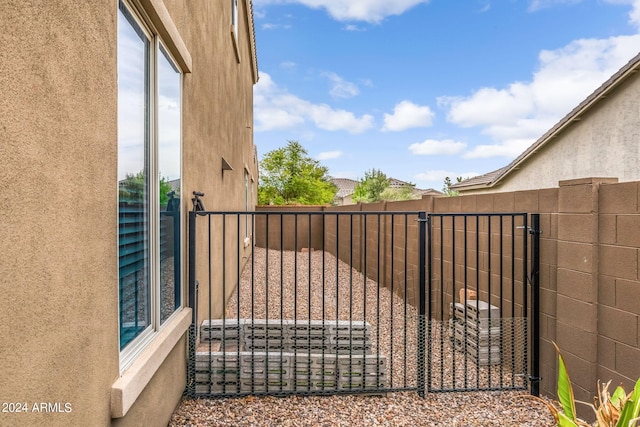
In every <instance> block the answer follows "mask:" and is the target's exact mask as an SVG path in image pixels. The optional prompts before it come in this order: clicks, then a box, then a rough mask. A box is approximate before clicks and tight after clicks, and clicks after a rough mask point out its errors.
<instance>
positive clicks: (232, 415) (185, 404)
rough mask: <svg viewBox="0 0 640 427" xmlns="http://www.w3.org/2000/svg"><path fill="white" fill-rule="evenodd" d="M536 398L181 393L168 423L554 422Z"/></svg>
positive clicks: (451, 425)
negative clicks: (193, 395)
mask: <svg viewBox="0 0 640 427" xmlns="http://www.w3.org/2000/svg"><path fill="white" fill-rule="evenodd" d="M553 425H554V423H553V417H552V416H551V415H550V413H549V411H548V410H547V409H546V408H545V407H544V406H543V405H542V404H541V403H539V402H537V401H534V400H533V399H531V398H529V397H527V396H524V395H522V393H514V392H477V393H438V394H427V396H426V397H425V398H424V399H423V398H421V397H419V396H418V395H417V394H416V393H410V392H407V393H391V394H389V395H387V396H386V397H382V396H356V395H354V396H327V397H300V396H291V397H284V398H282V397H252V396H249V397H243V398H238V399H195V400H190V399H185V400H183V401H182V403H181V404H180V406H179V407H178V409H177V410H176V412H175V413H174V414H173V417H172V418H171V422H170V423H169V426H237V427H241V426H296V427H297V426H301V427H302V426H323V427H324V426H326V427H329V426H447V427H463V426H465V427H466V426H500V427H505V426H523V427H524V426H530V427H538V426H553Z"/></svg>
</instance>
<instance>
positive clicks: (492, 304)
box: [426, 213, 539, 394]
mask: <svg viewBox="0 0 640 427" xmlns="http://www.w3.org/2000/svg"><path fill="white" fill-rule="evenodd" d="M531 218H532V225H531V226H530V225H529V223H528V219H529V215H528V214H525V213H504V214H502V213H492V214H472V215H469V214H430V215H429V231H428V242H429V243H428V256H427V259H428V271H429V274H428V280H427V284H426V286H427V289H428V291H427V293H428V295H429V296H430V297H429V303H428V309H427V311H428V313H427V319H428V321H429V326H428V327H427V342H428V343H429V345H428V347H427V352H428V360H429V363H427V380H426V382H427V389H428V390H429V391H431V392H439V391H476V390H526V389H529V388H531V392H532V393H533V394H538V359H537V353H538V340H537V337H538V324H537V316H536V315H535V314H536V313H538V310H539V307H538V299H539V296H538V294H539V291H538V289H539V282H538V252H539V249H538V248H539V245H538V241H539V232H538V229H539V215H537V214H534V215H531Z"/></svg>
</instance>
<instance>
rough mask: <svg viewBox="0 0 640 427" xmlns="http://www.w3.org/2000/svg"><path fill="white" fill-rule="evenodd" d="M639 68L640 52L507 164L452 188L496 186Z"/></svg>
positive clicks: (464, 188) (468, 188) (467, 188)
mask: <svg viewBox="0 0 640 427" xmlns="http://www.w3.org/2000/svg"><path fill="white" fill-rule="evenodd" d="M639 69H640V54H638V55H636V56H635V57H634V58H633V59H631V60H630V61H629V62H627V64H625V65H624V66H623V67H622V68H620V69H619V70H618V71H617V72H616V73H615V74H614V75H613V76H611V77H610V78H609V79H608V80H607V81H606V82H604V83H603V84H602V85H601V86H600V87H599V88H598V89H596V90H595V91H594V92H593V93H592V94H591V95H589V96H588V97H587V98H586V99H585V100H584V101H582V102H581V103H580V104H578V106H577V107H575V108H574V109H573V110H571V112H569V114H567V115H566V116H564V117H563V118H562V119H561V120H560V121H559V122H558V123H556V124H555V125H554V126H553V127H552V128H551V129H549V130H548V131H547V132H546V133H545V134H544V135H542V137H540V138H539V139H538V140H537V141H536V142H534V143H533V144H532V145H531V146H530V147H529V148H527V149H526V150H525V151H524V152H523V153H522V154H520V155H519V156H518V157H516V158H515V159H514V160H513V161H512V162H511V163H509V164H508V165H507V166H505V167H503V168H500V169H498V170H495V171H493V172H489V173H486V174H484V175H480V176H476V177H474V178H470V179H466V180H464V181H462V182H460V183H457V184H454V185H452V186H451V188H452V189H454V190H462V191H465V190H471V189H478V188H490V187H493V186H495V185H496V184H498V183H499V182H500V181H502V180H503V179H504V178H505V177H507V176H508V175H509V174H510V173H511V172H513V171H515V170H517V169H518V168H519V167H520V166H521V165H522V163H524V162H525V161H527V160H528V159H529V158H530V157H531V156H533V155H534V154H535V153H537V152H538V151H539V150H541V149H542V148H543V147H544V146H545V145H547V144H549V143H551V142H552V141H553V140H554V139H555V138H556V137H557V136H558V134H560V133H561V132H562V131H563V130H564V129H565V128H567V127H568V126H569V125H571V124H572V123H573V122H577V121H580V120H581V118H582V115H584V114H585V113H587V112H588V111H589V110H590V109H591V108H592V107H593V106H595V105H596V104H597V103H598V102H599V101H601V100H602V99H604V98H605V97H606V96H607V94H609V93H610V92H611V91H612V90H614V89H615V88H617V87H618V86H620V85H621V84H622V83H623V82H625V81H626V80H627V79H628V78H629V77H631V76H632V75H634V74H635V73H636V72H637V71H638V70H639Z"/></svg>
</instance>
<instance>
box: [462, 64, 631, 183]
mask: <svg viewBox="0 0 640 427" xmlns="http://www.w3.org/2000/svg"><path fill="white" fill-rule="evenodd" d="M639 69H640V54H639V55H637V56H635V57H634V58H633V59H631V60H630V61H629V62H628V63H627V64H626V65H625V66H623V67H622V68H621V69H620V70H618V71H617V72H616V73H615V74H614V75H613V76H611V78H609V80H607V81H606V82H604V83H603V84H602V85H601V86H600V87H599V88H598V89H596V90H595V91H594V92H593V93H592V94H591V95H589V96H588V97H587V98H586V99H585V100H584V101H582V102H581V103H580V104H579V105H578V106H577V107H575V108H574V109H573V110H572V111H571V112H569V114H567V115H566V116H565V117H564V118H562V120H560V121H559V122H558V123H557V124H556V125H555V126H553V127H552V128H551V129H550V130H549V131H548V132H546V133H545V134H544V135H543V136H542V137H540V138H539V139H538V140H537V141H536V142H534V143H533V144H532V145H531V146H530V147H529V148H527V149H526V150H525V151H524V152H523V153H522V154H520V155H519V156H518V157H517V158H516V159H515V160H513V161H512V162H511V163H510V164H508V165H507V166H505V167H503V168H500V169H498V170H495V171H492V172H489V173H486V174H484V175H481V176H478V177H474V178H470V179H467V180H465V181H462V182H460V183H457V184H455V185H453V186H452V189H454V190H456V191H458V192H460V194H478V193H488V192H492V193H496V192H508V191H519V190H532V189H538V188H557V187H558V183H559V182H560V181H564V180H571V179H580V178H586V177H603V178H614V179H615V178H617V179H618V181H619V182H630V181H637V180H640V140H639V138H638V136H639V129H640V114H639V113H640V77H639V75H638V73H637V72H638V70H639Z"/></svg>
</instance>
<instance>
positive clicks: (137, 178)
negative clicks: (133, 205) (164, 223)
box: [120, 171, 179, 206]
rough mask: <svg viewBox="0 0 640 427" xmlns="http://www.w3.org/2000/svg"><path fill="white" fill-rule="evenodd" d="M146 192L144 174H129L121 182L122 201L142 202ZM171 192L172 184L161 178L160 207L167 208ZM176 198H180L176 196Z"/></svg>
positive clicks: (141, 172)
mask: <svg viewBox="0 0 640 427" xmlns="http://www.w3.org/2000/svg"><path fill="white" fill-rule="evenodd" d="M144 192H145V180H144V172H143V171H140V172H138V173H137V174H135V175H134V174H132V173H128V174H127V175H126V177H125V179H123V180H122V181H121V182H120V199H121V200H123V201H129V202H139V201H142V197H143V195H144ZM170 192H171V184H169V181H167V180H166V179H165V178H160V206H166V205H167V202H168V201H169V193H170ZM175 197H179V195H177V194H176V196H175Z"/></svg>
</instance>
